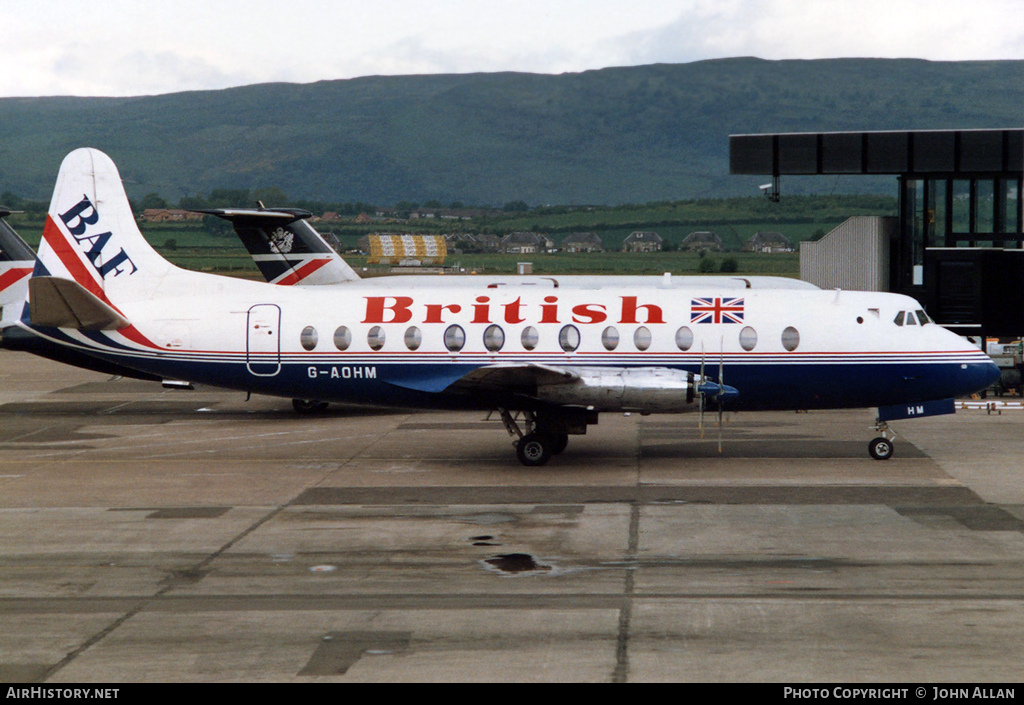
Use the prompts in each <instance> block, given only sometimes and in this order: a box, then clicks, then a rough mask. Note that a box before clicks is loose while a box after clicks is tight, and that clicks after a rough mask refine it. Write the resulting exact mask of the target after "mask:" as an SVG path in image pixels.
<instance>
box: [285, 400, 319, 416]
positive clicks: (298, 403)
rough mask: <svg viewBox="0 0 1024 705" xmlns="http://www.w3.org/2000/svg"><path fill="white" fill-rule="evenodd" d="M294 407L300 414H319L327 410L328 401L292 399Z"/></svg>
mask: <svg viewBox="0 0 1024 705" xmlns="http://www.w3.org/2000/svg"><path fill="white" fill-rule="evenodd" d="M292 408H293V409H295V411H296V413H299V414H319V413H321V412H323V411H326V410H327V402H325V401H317V400H316V399H292Z"/></svg>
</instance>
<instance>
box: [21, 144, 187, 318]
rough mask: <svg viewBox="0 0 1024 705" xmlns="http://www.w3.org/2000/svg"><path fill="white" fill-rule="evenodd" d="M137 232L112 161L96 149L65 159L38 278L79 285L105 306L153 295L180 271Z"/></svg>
mask: <svg viewBox="0 0 1024 705" xmlns="http://www.w3.org/2000/svg"><path fill="white" fill-rule="evenodd" d="M179 271H180V270H178V269H177V267H175V266H174V265H172V264H171V263H170V262H168V261H167V260H165V259H164V258H163V257H161V256H160V254H159V253H157V251H156V250H154V249H153V248H152V247H151V246H150V245H149V243H148V242H146V239H145V238H144V237H143V236H142V233H141V232H139V228H138V225H136V223H135V215H134V214H133V213H132V209H131V206H130V205H129V203H128V196H127V195H126V194H125V191H124V187H123V186H122V184H121V175H120V174H119V173H118V171H117V167H116V166H115V165H114V162H113V161H112V160H111V159H110V157H108V156H107V155H106V154H104V153H103V152H100V151H99V150H96V149H88V148H84V149H76V150H75V151H73V152H71V153H70V154H69V155H68V156H67V157H65V158H64V161H63V163H61V166H60V173H59V174H58V175H57V184H56V186H55V187H54V190H53V199H52V200H51V201H50V210H49V212H48V213H47V216H46V224H45V226H44V227H43V237H42V239H41V240H40V242H39V255H38V261H37V263H36V269H35V273H34V276H54V277H59V278H62V279H70V280H71V281H74V282H77V283H78V284H79V285H81V286H82V287H83V288H84V289H85V290H86V291H88V292H89V293H90V294H92V295H93V296H95V297H96V298H97V299H99V300H100V301H101V302H103V303H104V304H106V305H111V303H110V302H111V300H118V301H122V300H130V299H144V298H149V297H151V296H152V295H153V293H154V292H155V291H156V289H157V288H158V287H159V286H160V284H161V282H162V281H163V280H164V278H165V277H166V276H167V275H170V274H172V273H175V272H179Z"/></svg>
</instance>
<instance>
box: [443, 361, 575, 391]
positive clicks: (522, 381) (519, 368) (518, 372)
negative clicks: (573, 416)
mask: <svg viewBox="0 0 1024 705" xmlns="http://www.w3.org/2000/svg"><path fill="white" fill-rule="evenodd" d="M577 379H579V374H578V373H576V372H573V371H571V370H568V369H566V368H564V367H553V366H551V365H539V364H536V363H525V364H499V365H488V366H486V367H478V368H477V369H475V370H473V371H472V372H470V373H469V374H467V375H464V376H462V377H461V378H459V380H458V381H457V382H455V384H453V385H452V386H453V387H455V388H457V389H459V390H466V391H468V390H476V391H481V392H486V391H492V390H493V391H506V392H517V393H524V394H530V393H531V392H532V393H536V390H537V387H538V386H541V385H545V384H562V383H568V382H572V381H574V380H577Z"/></svg>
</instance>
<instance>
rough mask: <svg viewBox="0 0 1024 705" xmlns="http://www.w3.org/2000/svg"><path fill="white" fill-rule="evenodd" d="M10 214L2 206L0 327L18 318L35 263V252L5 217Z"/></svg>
mask: <svg viewBox="0 0 1024 705" xmlns="http://www.w3.org/2000/svg"><path fill="white" fill-rule="evenodd" d="M10 214H11V211H10V210H9V209H7V208H4V207H2V206H0V327H4V326H8V325H10V324H11V323H13V322H15V321H17V320H18V319H19V318H20V317H21V314H22V309H23V308H24V304H25V300H26V298H27V296H28V278H29V275H31V274H32V270H33V269H35V266H36V255H35V253H34V252H32V248H31V247H29V246H28V245H27V244H25V241H24V240H22V239H21V238H20V237H18V234H17V233H16V232H14V229H13V228H12V227H11V226H10V225H8V223H7V221H5V220H3V218H4V217H6V216H8V215H10Z"/></svg>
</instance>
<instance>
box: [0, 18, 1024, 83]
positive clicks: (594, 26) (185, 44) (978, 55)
mask: <svg viewBox="0 0 1024 705" xmlns="http://www.w3.org/2000/svg"><path fill="white" fill-rule="evenodd" d="M0 27H2V28H3V37H2V38H0V97H9V96H40V95H78V96H130V95H149V94H158V93H172V92H177V91H184V90H206V89H216V88H226V87H229V86H239V85H248V84H253V83H266V82H271V81H287V82H298V83H308V82H312V81H319V80H325V79H337V78H354V77H357V76H369V75H381V74H388V75H394V74H422V73H468V72H475V71H488V72H489V71H529V72H534V73H563V72H568V71H585V70H588V69H598V68H604V67H608V66H633V65H640V64H651V63H659V62H660V63H684V62H690V61H695V60H699V59H712V58H721V57H730V56H757V57H761V58H765V59H818V58H827V57H889V58H904V57H916V58H923V59H931V60H935V61H956V60H974V59H1024V2H1022V0H970V1H965V0H770V1H765V0H287V2H284V1H282V0H275V1H274V2H270V1H269V0H175V1H174V2H167V0H160V1H159V2H158V1H156V0H91V1H89V2H83V1H82V0H47V1H46V2H36V1H35V0H0Z"/></svg>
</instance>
